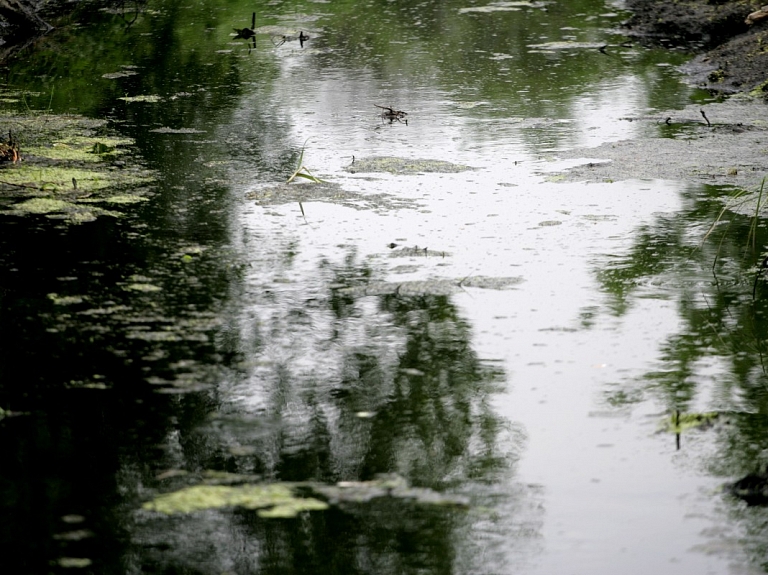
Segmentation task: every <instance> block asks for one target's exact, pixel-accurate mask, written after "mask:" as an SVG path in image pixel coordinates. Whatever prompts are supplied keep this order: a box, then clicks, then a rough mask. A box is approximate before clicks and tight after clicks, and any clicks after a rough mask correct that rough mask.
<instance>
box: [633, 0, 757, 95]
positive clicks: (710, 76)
mask: <svg viewBox="0 0 768 575" xmlns="http://www.w3.org/2000/svg"><path fill="white" fill-rule="evenodd" d="M763 4H765V1H764V0H730V1H728V0H725V1H722V0H720V1H713V0H685V1H682V0H681V1H677V2H666V1H663V0H627V2H626V6H627V8H628V9H629V10H631V11H632V12H633V15H632V17H631V18H630V19H629V21H628V22H627V23H626V28H627V30H628V33H629V34H630V35H631V36H634V37H636V38H638V39H640V40H641V41H645V42H648V43H654V44H661V45H664V46H668V47H670V48H673V49H681V50H685V51H689V52H692V53H695V54H697V55H696V57H695V58H694V59H693V60H692V61H691V62H690V63H689V64H688V65H687V66H685V67H684V71H685V72H686V73H687V74H689V78H690V81H691V83H693V84H695V85H697V86H700V87H703V88H706V89H708V90H710V91H712V92H716V93H721V94H733V93H736V92H743V91H746V92H749V91H753V90H755V89H757V90H761V89H762V87H763V86H764V84H765V82H766V80H767V79H768V52H767V51H766V50H765V47H766V45H767V44H766V42H768V18H764V19H760V17H759V16H753V17H752V18H749V17H750V15H751V14H755V13H756V12H758V11H759V10H760V7H761V5H763ZM748 19H749V23H748ZM761 95H762V91H761Z"/></svg>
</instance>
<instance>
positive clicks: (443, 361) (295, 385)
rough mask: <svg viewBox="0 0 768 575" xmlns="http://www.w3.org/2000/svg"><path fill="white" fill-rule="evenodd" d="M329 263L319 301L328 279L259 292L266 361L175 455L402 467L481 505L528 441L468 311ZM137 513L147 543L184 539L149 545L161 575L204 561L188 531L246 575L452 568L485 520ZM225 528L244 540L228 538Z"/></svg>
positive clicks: (232, 463)
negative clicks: (501, 408)
mask: <svg viewBox="0 0 768 575" xmlns="http://www.w3.org/2000/svg"><path fill="white" fill-rule="evenodd" d="M282 261H283V264H282V265H284V266H286V267H290V266H291V265H292V261H291V259H290V258H285V259H283V260H282ZM318 272H319V274H320V275H321V276H322V277H323V278H324V279H323V285H324V288H323V292H324V293H323V294H322V295H320V294H318V293H317V285H316V284H315V285H313V286H312V287H308V286H306V285H305V286H303V288H302V289H301V290H299V291H303V293H302V294H301V295H299V294H297V291H296V290H297V286H292V289H291V290H285V291H284V292H280V293H277V292H275V293H272V294H270V297H269V298H264V299H263V300H262V301H261V305H260V306H259V310H258V311H257V314H258V315H259V316H261V317H263V318H269V323H270V325H265V324H266V322H265V321H264V320H262V321H261V322H260V323H261V324H262V325H261V327H262V329H261V330H260V331H259V336H258V338H259V340H260V342H261V345H260V346H258V347H257V348H256V349H257V351H256V353H255V356H254V357H251V358H248V363H250V364H253V365H257V367H256V368H254V369H251V370H246V371H245V372H243V373H242V374H241V377H242V381H241V384H239V385H235V386H233V387H232V388H231V389H230V390H229V391H226V390H223V389H221V390H220V391H219V394H220V399H221V404H220V411H219V413H218V414H217V415H216V417H215V419H214V420H213V421H212V422H211V423H209V424H207V425H205V426H203V427H199V428H198V429H195V430H188V431H187V432H185V433H184V435H187V436H188V437H191V436H201V435H202V436H204V438H203V437H200V439H199V440H194V441H193V440H189V439H187V440H184V439H182V446H183V447H182V449H183V461H176V462H171V461H168V462H167V463H168V464H169V465H170V464H173V465H176V466H181V467H183V468H185V469H188V470H194V469H198V470H199V469H223V470H227V471H233V472H237V473H254V472H258V473H260V474H261V476H262V477H263V478H264V479H266V480H270V481H318V482H322V483H326V484H334V483H336V482H338V481H365V480H369V479H372V478H374V477H376V476H377V475H379V474H383V473H397V474H399V475H400V476H402V477H404V478H406V479H407V480H408V481H409V482H410V483H411V484H412V485H414V486H420V487H428V488H431V489H434V490H436V491H446V490H447V491H451V492H461V493H465V494H470V495H472V497H473V498H474V500H475V501H474V502H475V503H479V502H482V500H483V497H484V496H483V495H482V487H481V486H482V485H483V484H490V483H491V482H492V481H494V480H498V479H499V476H500V474H503V473H505V472H508V471H509V470H510V468H511V466H512V464H513V463H514V460H513V459H514V458H513V456H512V455H510V451H514V450H516V449H517V448H518V447H519V445H516V444H514V443H515V442H517V443H519V438H517V439H514V440H511V441H510V438H509V434H508V431H509V426H508V425H507V424H506V423H505V422H504V421H503V420H501V419H500V418H499V417H498V415H496V414H495V413H494V412H493V410H492V409H491V407H490V400H491V396H492V393H493V390H494V386H495V385H497V384H498V382H499V381H500V380H501V378H502V376H503V373H502V372H501V371H500V370H498V369H495V368H492V367H489V366H487V365H486V364H484V362H482V361H481V360H480V359H479V358H478V356H477V354H476V353H475V352H474V351H473V349H472V346H471V330H470V326H469V325H468V324H467V322H466V321H465V320H464V319H463V318H462V317H461V315H460V313H459V311H458V309H457V308H456V306H455V305H454V304H453V303H452V302H451V300H450V298H449V297H448V296H445V295H434V294H429V293H424V294H419V295H413V296H405V297H404V296H401V295H398V293H397V290H396V286H393V289H392V290H391V293H388V294H385V295H375V296H367V295H364V293H365V290H364V288H365V285H366V284H367V283H368V282H369V281H371V278H373V277H374V276H375V275H376V274H375V272H374V271H373V270H371V269H370V268H368V267H366V266H365V265H359V264H357V263H356V261H355V257H354V255H350V256H349V257H347V258H346V261H345V262H344V264H342V265H339V266H336V265H334V264H332V263H329V262H327V261H324V262H322V263H321V265H320V266H319V268H318ZM315 279H316V278H315ZM309 283H313V282H309ZM379 285H380V284H379ZM360 288H363V289H360ZM309 292H314V295H312V296H311V297H310V295H309ZM307 302H312V303H311V305H306V304H307ZM298 307H303V309H302V313H301V314H298V311H299V310H298ZM297 318H299V319H297ZM250 333H251V334H252V333H253V332H250ZM265 334H269V335H265ZM264 338H266V341H265V339H264ZM284 341H290V342H292V346H291V347H290V348H288V349H286V348H284V347H283V344H282V343H281V342H284ZM250 345H252V344H245V345H244V346H245V347H247V346H250ZM297 350H300V351H299V352H297ZM317 350H322V351H321V353H316V352H317ZM256 396H259V398H260V399H259V400H258V401H257V400H256ZM257 403H258V405H259V407H258V409H255V410H254V409H252V408H249V407H248V406H249V405H254V404H257ZM234 445H237V446H239V447H238V448H237V449H233V446H234ZM243 446H247V447H248V449H243ZM473 486H474V487H473ZM497 503H498V501H497ZM138 521H139V524H140V525H141V527H139V528H138V530H137V533H138V534H139V535H138V537H139V538H140V539H142V540H143V541H145V542H146V541H147V540H150V541H152V542H153V545H156V544H159V542H161V541H163V542H165V545H170V546H171V547H172V548H173V550H172V551H171V552H170V553H168V552H166V553H164V555H163V557H165V558H164V559H162V558H160V556H159V555H158V554H156V553H155V552H154V551H151V550H147V549H148V548H145V551H144V552H142V553H140V554H139V555H140V556H141V559H140V561H141V562H142V563H144V564H145V565H148V564H153V565H158V563H157V562H159V563H160V564H162V565H164V567H163V568H162V569H161V570H160V572H166V571H163V569H171V565H174V566H175V568H179V566H180V565H187V566H190V568H191V566H192V565H193V564H194V563H195V561H199V558H198V559H196V560H195V561H193V560H192V558H194V557H197V556H198V555H199V553H198V552H197V551H196V549H197V548H198V546H199V545H200V544H201V542H200V540H199V539H200V538H199V537H195V536H192V537H191V538H190V539H188V540H182V538H179V540H178V541H177V536H176V535H173V532H176V533H178V532H179V530H180V529H181V530H183V532H185V533H188V532H189V530H190V529H191V530H193V531H198V532H204V533H218V535H217V536H216V537H218V538H219V543H218V546H217V548H216V549H215V551H213V550H212V551H211V553H210V554H208V555H209V556H208V557H207V558H206V559H205V561H204V563H205V567H200V571H199V572H210V571H209V570H210V569H222V570H223V569H225V567H226V565H238V568H237V569H236V571H237V572H241V570H242V572H258V573H270V574H271V573H416V572H419V573H452V572H454V570H455V562H456V555H457V554H458V553H460V552H464V553H466V552H468V551H467V549H471V547H472V546H471V545H470V544H468V543H467V540H468V539H471V535H470V530H471V529H472V526H473V524H475V523H476V522H477V521H478V518H477V517H473V516H472V514H471V513H468V512H467V511H465V510H457V509H453V508H449V507H445V506H437V505H424V504H418V503H417V502H415V501H414V500H410V499H400V498H397V497H391V496H390V497H377V498H374V499H372V500H370V501H367V502H350V501H346V502H342V503H340V504H339V505H338V506H336V505H334V506H332V508H331V509H330V510H328V511H325V512H313V513H310V514H305V515H302V516H299V517H297V518H296V519H281V520H274V519H266V520H265V519H262V518H260V517H259V516H258V515H257V514H256V513H255V512H253V511H246V510H238V511H232V512H216V513H213V514H212V515H210V514H209V515H206V514H196V516H191V517H189V518H187V519H183V520H182V523H183V525H180V524H178V523H175V522H172V521H170V520H163V519H160V518H158V517H151V518H150V517H146V516H145V515H140V516H139V519H138ZM221 521H224V524H226V525H228V527H226V530H233V531H234V532H236V533H237V536H224V534H223V532H222V529H223V527H222V526H221V524H220V522H221ZM492 523H494V522H493V521H491V524H492ZM192 526H196V527H192ZM492 530H493V529H492ZM221 537H225V539H226V541H224V540H221ZM173 541H177V542H176V543H173ZM475 543H476V542H475ZM462 550H464V551H462ZM466 560H467V558H466V557H464V559H463V561H466ZM167 572H170V571H167ZM185 572H187V571H185ZM190 572H198V571H190Z"/></svg>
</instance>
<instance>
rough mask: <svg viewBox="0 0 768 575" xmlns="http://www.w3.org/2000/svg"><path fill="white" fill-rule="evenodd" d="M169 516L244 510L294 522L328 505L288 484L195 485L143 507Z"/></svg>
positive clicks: (162, 496) (159, 498) (326, 507)
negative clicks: (305, 495) (295, 518)
mask: <svg viewBox="0 0 768 575" xmlns="http://www.w3.org/2000/svg"><path fill="white" fill-rule="evenodd" d="M142 507H143V508H144V509H146V510H148V511H157V512H159V513H165V514H166V515H173V514H176V513H192V512H195V511H202V510H205V509H218V508H223V507H243V508H245V509H258V510H259V515H260V516H261V517H272V518H276V517H279V518H290V517H296V515H298V514H299V513H301V512H302V511H322V510H324V509H328V504H327V503H325V502H323V501H320V500H319V499H314V498H312V497H297V496H296V495H294V493H293V491H292V489H291V487H290V486H289V485H287V484H281V483H270V484H264V485H194V486H192V487H186V488H184V489H180V490H179V491H174V492H172V493H166V494H164V495H160V496H158V497H156V498H155V499H154V500H152V501H149V502H147V503H145V504H144V505H143V506H142Z"/></svg>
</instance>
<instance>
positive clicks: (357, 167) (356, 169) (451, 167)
mask: <svg viewBox="0 0 768 575" xmlns="http://www.w3.org/2000/svg"><path fill="white" fill-rule="evenodd" d="M472 169H473V168H471V167H469V166H463V165H461V164H452V163H451V162H445V161H442V160H424V159H414V160H407V159H405V158H396V157H392V156H373V157H370V158H360V159H358V160H356V161H355V162H353V163H352V164H351V165H349V166H347V167H346V168H345V170H346V171H348V172H350V173H352V174H357V173H364V172H387V173H390V174H398V175H403V174H405V175H412V174H425V173H440V174H455V173H458V172H466V171H467V170H472Z"/></svg>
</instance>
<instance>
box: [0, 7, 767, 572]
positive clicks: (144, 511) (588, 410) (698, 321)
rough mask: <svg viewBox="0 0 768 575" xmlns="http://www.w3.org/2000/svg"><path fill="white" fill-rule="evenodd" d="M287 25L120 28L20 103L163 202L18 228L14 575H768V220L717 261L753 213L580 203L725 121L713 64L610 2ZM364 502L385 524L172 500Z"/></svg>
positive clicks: (4, 484) (8, 234) (73, 48)
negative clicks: (112, 137)
mask: <svg viewBox="0 0 768 575" xmlns="http://www.w3.org/2000/svg"><path fill="white" fill-rule="evenodd" d="M253 9H254V7H253V6H250V5H246V4H242V3H240V4H232V3H229V4H219V3H215V2H202V3H195V4H191V5H190V4H179V3H174V2H172V1H162V0H159V1H154V0H152V1H149V2H146V3H140V4H137V5H136V6H135V7H133V6H131V7H128V6H127V5H125V6H123V7H122V8H121V9H106V10H104V9H95V8H93V7H91V8H89V9H83V10H80V11H79V12H77V13H76V17H75V20H76V21H78V22H80V25H78V26H73V25H69V24H68V23H67V22H62V23H61V24H60V25H59V27H58V29H57V30H56V31H55V32H54V33H52V34H51V35H49V36H48V37H46V38H45V39H44V40H43V41H41V42H39V43H38V45H37V46H35V48H34V49H33V50H31V51H30V52H29V53H27V54H25V56H24V58H20V59H18V60H17V61H16V62H14V63H12V64H11V65H10V71H9V76H8V77H9V83H10V86H12V87H13V88H15V89H19V90H23V91H24V92H25V97H24V99H23V101H20V102H18V103H17V104H9V105H8V106H9V107H14V106H16V107H17V108H19V109H21V108H23V107H27V106H28V107H30V108H33V109H38V110H39V109H45V110H48V111H49V112H50V113H52V114H62V113H71V114H82V115H85V116H89V117H96V118H107V119H108V120H109V125H108V128H107V129H108V130H109V131H111V132H113V133H117V134H120V135H124V136H129V137H131V138H133V139H134V140H135V151H136V156H135V159H134V160H133V161H137V162H140V163H142V164H143V165H144V166H145V167H146V168H147V169H148V170H151V172H152V173H153V174H154V177H155V183H153V184H151V185H150V186H149V187H150V191H151V193H150V194H149V195H148V197H149V201H148V202H142V203H140V204H137V205H131V206H126V207H124V208H123V209H122V210H121V213H122V214H123V215H122V217H111V216H103V217H99V218H98V219H97V220H96V221H93V222H88V223H83V224H79V225H73V224H70V223H67V222H62V221H61V220H57V219H51V218H49V217H46V216H44V215H40V216H28V217H19V216H18V215H3V216H2V220H0V243H2V249H0V253H1V254H2V256H0V286H1V287H2V307H1V308H0V313H1V314H2V320H3V323H2V329H0V337H1V338H2V343H3V345H2V346H1V347H0V349H2V357H1V359H0V370H1V371H0V407H1V408H3V409H5V410H10V411H12V412H13V415H12V416H10V417H6V418H4V419H3V420H2V421H0V438H2V443H3V445H4V446H5V458H4V461H5V462H4V464H2V466H0V489H2V493H3V496H2V500H3V502H4V503H3V507H2V509H3V516H4V517H5V518H6V520H5V521H3V522H2V523H1V524H2V526H3V527H2V529H3V531H2V537H1V538H0V540H2V542H3V549H4V556H5V557H6V558H8V557H10V558H11V565H12V569H13V572H14V573H40V572H68V573H69V572H82V573H201V574H203V573H204V574H207V573H378V574H380V573H416V572H419V573H488V574H492V573H512V572H521V573H531V574H533V573H592V574H600V573H606V574H608V573H616V572H622V573H638V574H641V573H642V574H644V573H651V572H652V573H693V572H704V573H706V572H712V573H724V572H729V569H731V568H733V569H735V570H739V572H748V571H749V570H750V569H757V570H759V569H760V564H761V563H762V562H763V560H764V554H765V550H764V544H763V543H762V542H761V541H762V540H763V538H762V529H763V528H762V527H761V525H763V524H764V522H763V520H762V517H764V515H763V514H762V511H761V510H760V509H756V508H746V507H745V506H744V504H743V503H742V502H740V501H738V500H735V499H732V498H728V497H725V496H724V495H723V494H721V493H720V488H721V485H722V484H723V483H724V482H725V481H727V480H731V479H736V478H737V477H739V476H740V475H743V474H745V473H748V472H754V471H756V470H757V469H758V467H759V461H760V460H761V457H762V450H763V449H764V447H763V443H764V442H765V440H764V439H763V438H764V437H765V433H764V430H763V425H764V423H763V422H764V417H762V415H761V414H763V413H764V410H765V407H764V406H765V389H766V387H765V380H766V378H765V373H764V371H763V368H762V363H761V357H762V350H763V346H764V344H763V338H762V327H761V325H762V324H761V322H760V321H759V320H760V319H761V318H762V316H763V314H764V310H763V303H762V299H760V298H759V297H757V298H753V296H752V287H753V286H752V283H751V280H752V277H754V276H747V275H746V270H747V268H748V267H749V266H750V265H752V264H753V263H754V262H755V261H757V260H756V255H755V254H754V253H753V254H751V255H750V254H749V252H747V255H746V256H745V255H744V253H745V252H744V244H745V242H746V237H747V235H748V233H749V231H748V230H749V222H748V220H747V218H740V217H736V216H734V217H733V220H732V223H731V226H730V227H729V228H728V234H727V235H725V236H723V235H721V234H713V235H712V236H711V237H710V239H709V240H708V241H707V242H706V243H705V244H704V245H703V246H701V241H702V238H703V237H704V234H705V232H706V230H707V228H708V227H709V225H710V224H711V222H713V221H714V220H715V218H716V217H717V214H718V212H719V210H720V207H721V205H722V204H721V202H720V199H721V198H722V197H723V196H725V195H727V194H728V193H729V192H730V190H727V189H722V188H715V187H702V186H695V185H692V184H686V183H685V182H676V181H663V180H650V181H621V182H603V183H592V184H586V183H578V184H571V183H565V182H562V181H560V179H559V178H558V177H557V176H556V175H553V174H554V172H555V167H556V166H558V165H559V164H558V163H557V162H556V160H557V156H558V152H561V151H564V150H567V149H570V148H574V147H582V146H597V145H599V144H603V143H605V142H613V141H619V140H622V139H626V138H631V137H634V136H637V135H639V134H641V133H643V131H649V132H651V133H655V132H656V131H657V130H661V126H662V125H663V122H662V123H661V124H659V125H656V124H654V123H652V122H645V123H639V122H630V121H627V118H632V117H636V116H641V115H648V114H654V113H661V111H662V110H665V109H668V108H675V107H682V106H684V105H685V104H688V103H690V102H691V101H692V100H693V99H699V100H701V99H703V98H705V96H704V95H702V94H699V93H696V92H693V91H692V90H691V89H690V88H687V87H685V86H684V85H683V84H682V82H681V80H680V78H679V77H678V75H677V73H676V72H675V69H674V66H675V65H676V64H678V63H680V62H682V61H683V59H684V57H683V56H681V55H679V54H675V53H668V52H660V51H655V50H650V49H647V48H643V47H642V46H639V45H637V44H634V43H632V42H631V41H629V40H628V38H626V37H625V36H624V35H623V33H622V29H621V27H620V24H621V22H622V20H623V19H625V18H626V16H627V15H626V13H625V12H622V10H621V6H619V5H614V4H612V3H606V2H603V1H597V0H588V1H581V2H567V3H535V2H534V3H523V2H521V3H517V2H496V3H467V2H441V3H429V2H418V3H417V2H366V3H359V2H348V3H345V2H332V3H323V2H286V3H271V4H269V5H266V6H257V7H255V9H256V10H257V12H256V17H255V18H256V25H255V29H254V30H253V32H254V34H253V35H251V34H245V35H246V36H248V37H247V38H235V37H234V31H233V29H234V28H237V29H241V28H243V27H248V26H249V25H250V24H251V12H252V10H253ZM300 34H301V35H302V36H303V35H304V34H306V35H308V36H309V40H307V41H304V42H300V41H299V40H298V37H299V35H300ZM376 105H378V106H385V107H387V106H391V107H392V108H393V109H395V110H402V111H405V112H407V116H406V117H403V118H402V121H401V119H398V120H396V121H389V119H388V118H386V117H381V115H380V114H381V109H380V108H377V107H376ZM405 119H407V123H406V122H405ZM19 137H20V138H22V141H23V137H24V135H23V134H19ZM583 161H584V162H586V161H588V160H587V159H584V160H583ZM302 166H303V167H305V168H307V169H309V170H310V171H311V173H312V174H313V175H314V176H316V177H318V178H321V179H323V180H324V181H325V183H318V184H314V183H311V182H309V181H306V179H302V178H298V179H297V181H295V182H292V183H291V184H289V185H285V181H286V180H287V179H288V177H289V176H290V175H291V174H292V173H293V172H295V171H296V170H297V169H298V168H300V167H302ZM371 166H374V167H375V168H377V171H372V170H371ZM393 166H394V167H395V168H397V169H393ZM299 180H303V181H299ZM17 201H18V198H17V197H15V196H14V197H11V198H8V199H6V200H5V204H4V205H12V204H13V203H14V202H17ZM723 227H724V226H723ZM723 238H725V239H723ZM716 256H717V257H718V258H719V259H718V260H717V261H718V264H717V265H716V267H715V269H716V271H717V272H718V275H713V273H712V271H711V269H710V268H711V266H712V263H713V262H714V261H715V257H716ZM750 257H751V259H750ZM676 411H680V412H683V413H704V412H717V413H719V414H720V417H719V418H718V423H717V424H716V426H714V427H713V428H711V429H706V430H703V429H698V430H690V431H686V432H685V433H683V434H682V436H681V437H676V436H675V433H674V430H672V431H673V432H670V431H669V430H667V431H664V425H665V422H667V421H669V418H670V417H672V416H673V415H674V414H675V412H676ZM222 473H228V474H230V475H227V476H224V475H222ZM382 474H385V476H386V477H388V478H389V479H390V480H394V481H402V482H406V483H407V484H408V485H410V486H412V487H413V488H416V489H421V490H422V491H412V492H408V491H407V490H405V491H398V490H397V489H395V488H391V487H388V488H387V489H389V491H388V492H387V493H388V494H387V495H383V496H378V497H373V496H371V495H370V493H372V492H374V491H375V489H377V487H376V484H374V483H371V482H373V481H376V480H377V478H380V477H381V476H382ZM394 474H396V475H394ZM339 482H368V483H354V484H350V483H341V485H342V488H343V486H344V485H347V486H348V487H349V486H350V485H357V486H358V488H359V489H361V490H362V492H363V493H364V494H367V495H366V496H361V497H360V498H358V499H355V498H354V497H351V496H349V495H343V496H341V495H340V496H338V497H337V498H336V499H334V497H328V496H327V493H328V492H327V491H326V499H328V502H329V504H330V506H329V508H328V509H326V510H315V511H301V512H299V513H298V514H297V515H296V516H295V517H293V518H290V517H288V518H270V517H265V516H264V515H265V514H264V513H263V511H264V508H261V509H248V508H247V506H243V505H235V506H228V507H224V508H212V509H205V510H197V511H193V512H189V513H180V514H172V515H165V514H163V513H160V512H157V511H156V510H153V509H154V508H152V506H151V502H152V501H153V500H154V499H155V498H156V497H158V496H160V495H162V494H168V493H174V492H183V491H182V490H184V489H190V488H194V487H197V486H200V485H203V484H217V485H222V484H224V485H229V486H232V487H233V488H237V489H240V488H241V487H242V486H244V485H245V486H248V485H253V484H256V485H263V484H268V485H274V484H278V483H279V484H280V485H286V484H290V485H293V486H296V485H300V487H298V488H297V489H298V492H299V495H300V496H301V497H304V498H307V497H309V494H308V493H307V490H310V491H311V490H315V491H316V490H317V489H320V488H318V487H317V486H318V485H319V486H324V488H331V487H334V488H335V486H338V484H339ZM398 485H399V483H398ZM340 489H341V488H340ZM315 491H312V493H314V495H315V496H317V493H315ZM385 491H386V490H385ZM334 493H335V492H334ZM344 493H347V494H348V493H349V492H344ZM440 496H445V497H447V498H448V500H449V502H450V501H453V502H455V501H461V502H466V503H467V505H466V506H465V505H464V504H462V505H458V506H457V505H453V504H449V505H447V504H444V503H446V501H443V500H441V499H440ZM451 498H454V499H451Z"/></svg>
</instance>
